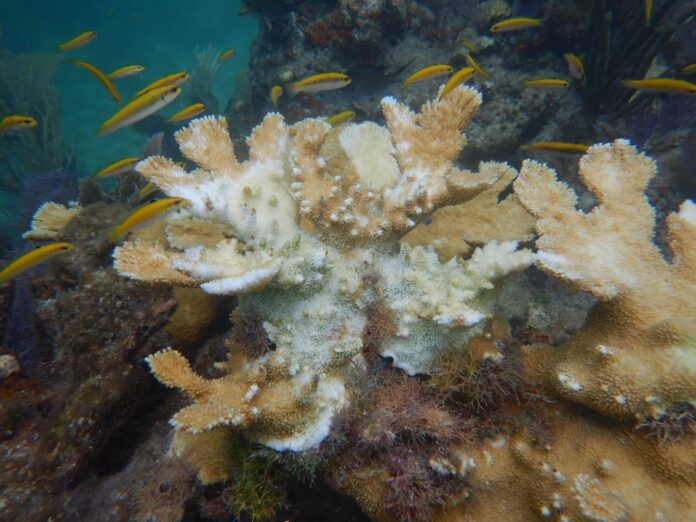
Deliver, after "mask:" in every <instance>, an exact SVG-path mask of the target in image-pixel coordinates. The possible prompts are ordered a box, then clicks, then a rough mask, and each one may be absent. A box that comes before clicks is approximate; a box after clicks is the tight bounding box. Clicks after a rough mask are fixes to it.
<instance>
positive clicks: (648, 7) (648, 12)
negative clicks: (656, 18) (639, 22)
mask: <svg viewBox="0 0 696 522" xmlns="http://www.w3.org/2000/svg"><path fill="white" fill-rule="evenodd" d="M652 4H653V3H652V0H643V10H644V11H645V24H646V25H647V24H649V23H650V17H651V16H652Z"/></svg>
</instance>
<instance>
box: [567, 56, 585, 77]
mask: <svg viewBox="0 0 696 522" xmlns="http://www.w3.org/2000/svg"><path fill="white" fill-rule="evenodd" d="M563 58H565V61H566V62H568V72H570V75H571V76H572V77H573V78H575V79H576V80H582V79H583V77H584V76H585V66H584V65H583V63H582V60H581V59H580V57H579V56H577V55H575V54H573V53H565V54H564V55H563Z"/></svg>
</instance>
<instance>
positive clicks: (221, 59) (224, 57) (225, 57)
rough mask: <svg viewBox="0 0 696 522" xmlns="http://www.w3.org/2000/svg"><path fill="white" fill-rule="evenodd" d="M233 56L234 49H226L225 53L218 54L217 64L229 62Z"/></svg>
mask: <svg viewBox="0 0 696 522" xmlns="http://www.w3.org/2000/svg"><path fill="white" fill-rule="evenodd" d="M234 54H235V53H234V49H227V50H226V51H223V52H221V53H220V56H218V62H224V61H226V60H229V59H230V58H232V57H233V56H234Z"/></svg>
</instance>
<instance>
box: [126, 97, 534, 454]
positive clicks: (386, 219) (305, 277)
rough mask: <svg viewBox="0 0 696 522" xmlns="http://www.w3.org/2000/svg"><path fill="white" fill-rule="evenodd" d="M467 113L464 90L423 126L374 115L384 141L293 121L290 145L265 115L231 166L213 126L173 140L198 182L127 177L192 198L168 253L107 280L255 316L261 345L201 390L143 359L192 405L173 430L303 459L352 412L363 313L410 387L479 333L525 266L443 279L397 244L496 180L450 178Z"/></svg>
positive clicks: (399, 113)
mask: <svg viewBox="0 0 696 522" xmlns="http://www.w3.org/2000/svg"><path fill="white" fill-rule="evenodd" d="M479 104H480V95H479V94H478V93H477V92H476V91H475V90H473V89H470V88H467V87H459V88H458V89H456V90H454V91H452V92H451V93H450V94H449V95H448V96H447V97H446V98H445V99H443V100H439V101H436V102H432V103H429V104H426V106H424V108H423V110H422V112H421V113H420V114H415V113H413V112H411V111H410V110H409V109H408V108H406V107H405V106H402V105H400V104H398V103H396V102H395V101H390V100H385V101H384V102H383V107H384V112H385V119H386V121H387V126H386V127H381V126H379V125H376V124H374V123H362V124H359V125H349V126H347V127H344V128H343V129H340V128H337V129H332V128H331V127H330V126H329V125H327V124H326V123H325V122H323V121H321V120H306V121H304V122H301V123H299V124H297V125H296V127H295V128H296V130H297V132H296V134H295V136H294V138H290V137H289V131H288V128H287V126H286V125H285V123H284V122H283V119H282V117H281V116H279V115H277V114H270V115H267V116H266V118H265V119H264V120H263V122H262V123H261V124H260V125H259V126H258V127H257V128H256V129H254V131H253V133H252V136H251V138H249V140H248V144H249V159H248V160H247V161H244V162H239V161H238V160H237V158H236V156H235V154H234V150H233V148H232V144H231V140H230V138H229V136H228V134H227V131H226V123H225V120H224V119H223V118H204V119H200V120H195V121H193V122H192V123H191V124H190V125H189V126H188V127H187V128H186V129H184V130H182V131H179V132H178V133H177V135H176V139H177V141H178V143H179V146H180V148H181V150H182V152H183V153H184V155H186V156H187V157H188V158H189V159H191V160H192V161H194V162H195V163H197V164H198V165H199V166H200V167H201V168H199V169H197V170H194V171H193V172H191V173H187V172H185V171H184V170H183V169H182V168H181V167H180V166H179V165H177V164H175V163H173V162H171V161H170V160H167V159H164V158H161V157H154V158H149V159H147V160H145V161H143V162H141V163H140V164H139V165H138V171H139V172H140V173H141V174H143V175H144V176H145V177H147V178H149V179H150V180H151V181H153V182H154V183H156V184H157V185H158V186H159V187H160V188H161V189H162V190H163V191H164V192H165V193H167V194H169V195H176V196H181V197H185V198H187V199H189V200H190V201H191V205H190V208H189V210H188V211H189V212H190V214H191V216H188V217H186V216H185V217H184V218H182V217H181V216H180V217H178V218H172V220H171V224H170V226H169V228H168V239H169V243H170V244H169V247H168V248H153V247H151V246H150V247H148V246H146V245H141V244H132V243H126V244H125V245H123V246H122V247H120V248H118V249H117V250H116V253H115V258H116V263H115V264H116V267H117V268H118V269H119V270H121V272H122V273H124V275H127V276H129V277H135V278H138V279H142V280H150V281H158V282H161V281H165V280H167V279H169V280H171V281H172V283H173V284H179V283H181V282H182V281H183V282H184V283H185V284H189V283H190V281H194V282H198V284H199V285H200V286H201V288H203V289H204V290H206V291H208V292H211V293H223V294H236V295H237V296H238V312H239V313H240V314H241V315H244V314H248V315H254V316H257V317H260V318H261V319H262V321H263V329H264V330H265V333H266V335H267V338H268V340H269V341H270V342H271V343H272V344H273V346H274V351H273V352H272V354H265V355H262V356H258V357H256V358H251V359H243V360H241V359H239V360H237V359H235V357H237V358H239V356H238V355H234V354H233V353H231V355H230V361H229V362H228V363H224V364H223V366H224V368H225V369H226V370H227V371H228V373H227V375H226V376H225V377H223V378H221V379H217V380H212V381H205V379H202V378H196V377H195V376H192V375H191V372H190V368H188V367H187V366H186V365H185V364H183V363H182V361H181V359H182V357H181V356H180V355H178V354H176V352H173V351H171V350H170V351H168V352H165V353H163V354H162V355H161V356H158V355H156V356H153V357H151V358H150V360H151V363H150V364H151V366H152V368H153V371H154V372H155V374H156V375H157V377H158V378H159V379H160V380H161V381H163V382H165V383H168V384H170V385H173V386H176V387H178V388H181V389H182V390H184V391H186V393H188V394H189V396H190V397H191V398H192V399H193V401H194V404H192V405H191V406H188V407H187V408H185V409H184V410H182V412H179V413H178V414H177V415H176V416H175V417H174V421H175V422H176V426H177V428H178V429H180V430H188V431H192V432H196V433H200V431H201V430H202V429H212V428H214V427H216V426H219V425H221V424H225V425H234V426H235V428H236V429H245V430H246V432H247V435H248V436H249V437H250V438H253V439H255V440H257V441H259V442H262V443H264V444H266V445H268V446H270V447H272V448H274V449H278V450H288V449H289V450H301V449H306V448H309V447H314V446H316V445H318V444H319V442H321V440H322V439H323V438H324V437H325V436H326V435H327V434H328V431H329V429H330V427H331V423H332V420H333V416H334V415H335V413H336V412H337V411H338V410H339V409H340V408H342V407H343V406H344V404H345V403H346V401H349V400H350V393H351V390H350V389H349V388H348V387H347V386H346V384H345V382H344V376H343V373H344V371H345V369H346V367H347V366H348V365H351V363H354V362H356V361H358V362H362V363H364V361H360V360H361V358H362V350H363V348H364V344H365V341H366V340H365V335H366V333H365V332H366V331H367V330H369V328H366V325H368V323H369V321H370V320H371V317H370V314H371V313H372V312H371V311H373V310H374V309H375V308H380V309H381V310H384V314H383V315H384V317H385V318H386V319H384V320H385V321H389V322H391V323H393V324H389V325H386V327H385V328H383V332H382V335H381V336H380V339H379V341H380V342H379V346H377V347H376V350H377V351H378V352H380V353H381V354H382V355H383V356H386V357H392V358H393V360H394V365H395V366H397V367H399V368H402V369H404V370H406V371H408V372H409V373H411V374H414V373H428V372H429V371H430V369H431V365H432V362H433V359H434V357H435V356H436V355H437V354H438V352H439V351H440V350H442V349H444V348H447V347H452V346H454V347H459V348H462V349H463V347H464V344H465V342H466V341H467V339H468V338H469V337H470V336H471V335H473V334H474V333H477V332H479V331H480V330H481V328H482V327H483V324H484V323H485V320H486V318H487V317H489V316H490V314H491V303H490V291H491V289H492V288H493V284H492V282H493V280H494V279H495V278H497V277H499V276H502V275H504V274H506V273H508V272H511V271H514V270H519V269H523V268H525V267H526V266H528V265H529V263H530V262H531V254H530V253H529V252H528V251H526V250H522V251H517V244H516V243H515V242H512V241H509V242H500V243H498V242H491V243H490V244H487V245H484V246H482V247H481V248H480V249H478V250H477V251H476V253H475V254H474V256H473V257H472V258H471V259H470V260H468V261H465V262H463V261H458V260H455V259H453V260H451V261H450V262H448V263H446V264H443V263H441V262H440V261H439V259H438V257H437V255H436V254H435V252H434V251H433V250H432V249H427V248H424V247H420V246H417V247H412V246H408V245H401V246H400V245H399V243H398V239H399V238H400V237H401V235H402V234H403V233H405V232H407V231H408V230H410V229H412V228H413V227H414V226H415V225H416V224H417V221H419V220H421V219H423V218H424V217H425V216H426V215H427V214H428V213H429V212H432V211H433V210H434V209H436V208H438V207H440V206H443V205H447V204H455V203H460V202H463V201H466V200H468V199H469V198H471V197H473V196H474V195H476V194H478V193H479V192H481V191H482V190H484V189H485V188H488V187H490V186H491V184H492V183H493V182H494V181H495V180H496V176H497V174H496V173H497V172H499V169H490V168H487V166H486V165H485V164H484V165H483V166H482V171H483V172H482V173H481V174H476V173H473V172H468V171H462V170H459V169H457V168H456V167H455V166H454V164H453V162H454V159H455V158H456V156H457V155H458V154H459V151H460V149H461V147H462V146H463V145H464V143H465V138H464V136H463V134H462V133H461V129H462V127H463V126H464V125H465V124H466V123H467V122H468V121H469V119H470V118H471V116H472V115H473V113H474V112H475V110H476V109H477V108H478V106H479ZM301 217H302V219H304V220H309V221H311V226H308V225H307V223H304V225H303V226H301V223H300V219H301ZM206 222H208V223H209V224H210V225H209V228H206V227H205V223H206ZM232 235H233V236H234V237H232ZM197 237H199V238H200V242H198V243H197V242H196V238H197ZM139 250H140V251H142V252H143V258H144V259H146V260H148V261H149V262H147V263H144V264H143V266H144V267H149V268H153V267H157V266H160V267H162V269H163V270H162V273H160V274H152V273H150V272H149V271H148V270H149V268H144V269H143V272H145V273H140V274H139V273H138V270H137V266H136V262H135V260H136V259H137V252H138V251H139ZM126 257H127V262H126V261H125V259H123V258H126ZM153 257H156V258H157V259H156V260H155V259H151V258H153ZM233 359H235V360H237V362H236V363H234V362H233ZM206 383H207V384H206ZM250 389H254V393H253V394H252V395H251V396H249V398H248V399H245V398H246V397H247V396H248V395H249V390H250ZM184 412H185V414H184Z"/></svg>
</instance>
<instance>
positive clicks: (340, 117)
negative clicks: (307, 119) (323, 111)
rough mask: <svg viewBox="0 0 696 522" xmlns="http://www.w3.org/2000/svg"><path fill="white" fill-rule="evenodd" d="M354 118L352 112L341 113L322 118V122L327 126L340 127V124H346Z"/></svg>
mask: <svg viewBox="0 0 696 522" xmlns="http://www.w3.org/2000/svg"><path fill="white" fill-rule="evenodd" d="M353 118H355V113H354V112H353V111H343V112H339V113H338V114H334V115H333V116H329V117H328V118H324V121H325V122H326V123H328V124H329V125H334V126H336V125H340V124H342V123H348V122H349V121H350V120H352V119H353Z"/></svg>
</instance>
